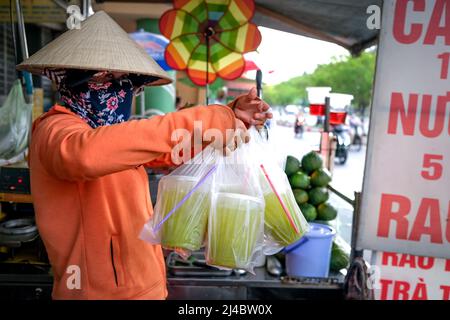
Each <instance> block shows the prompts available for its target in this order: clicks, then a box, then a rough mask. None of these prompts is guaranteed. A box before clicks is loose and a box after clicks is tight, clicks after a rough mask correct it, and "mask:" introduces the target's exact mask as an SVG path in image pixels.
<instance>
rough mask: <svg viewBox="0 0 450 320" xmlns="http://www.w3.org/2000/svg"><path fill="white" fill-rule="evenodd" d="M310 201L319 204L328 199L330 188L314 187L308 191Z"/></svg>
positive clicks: (315, 204)
mask: <svg viewBox="0 0 450 320" xmlns="http://www.w3.org/2000/svg"><path fill="white" fill-rule="evenodd" d="M308 197H309V200H308V201H309V203H310V204H312V205H314V206H317V205H319V204H321V203H323V202H325V201H327V200H328V197H329V195H328V190H327V189H326V188H318V187H317V188H312V189H311V190H309V192H308Z"/></svg>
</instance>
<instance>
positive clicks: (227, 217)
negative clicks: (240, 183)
mask: <svg viewBox="0 0 450 320" xmlns="http://www.w3.org/2000/svg"><path fill="white" fill-rule="evenodd" d="M263 217H264V203H263V201H262V200H260V199H258V198H255V197H251V196H247V195H242V194H236V193H216V194H214V195H213V196H212V202H211V212H210V216H209V221H208V226H209V227H208V245H207V254H206V256H207V260H208V263H209V264H211V265H215V266H221V267H226V268H246V267H248V266H249V264H250V262H251V259H252V256H253V254H254V252H255V250H256V249H257V243H258V241H260V240H262V237H261V236H262V234H263V231H264V225H263Z"/></svg>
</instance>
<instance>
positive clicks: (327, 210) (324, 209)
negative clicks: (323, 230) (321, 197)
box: [317, 203, 337, 221]
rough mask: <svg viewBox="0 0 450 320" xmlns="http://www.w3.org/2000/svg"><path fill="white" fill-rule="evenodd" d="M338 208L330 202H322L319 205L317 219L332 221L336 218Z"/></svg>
mask: <svg viewBox="0 0 450 320" xmlns="http://www.w3.org/2000/svg"><path fill="white" fill-rule="evenodd" d="M336 216H337V210H336V209H335V208H334V207H333V206H332V205H331V204H329V203H321V204H319V205H318V206H317V219H319V220H323V221H330V220H333V219H336Z"/></svg>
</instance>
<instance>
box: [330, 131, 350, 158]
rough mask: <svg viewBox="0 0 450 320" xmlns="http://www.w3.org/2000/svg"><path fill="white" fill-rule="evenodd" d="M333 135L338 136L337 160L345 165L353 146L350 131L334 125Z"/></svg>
mask: <svg viewBox="0 0 450 320" xmlns="http://www.w3.org/2000/svg"><path fill="white" fill-rule="evenodd" d="M333 134H334V135H335V136H336V140H337V144H336V152H335V159H337V160H338V162H339V164H341V165H342V164H345V163H346V162H347V158H348V152H349V150H350V146H351V144H352V139H351V136H350V130H349V128H348V127H347V126H345V125H342V124H340V125H334V126H333Z"/></svg>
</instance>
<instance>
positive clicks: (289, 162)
mask: <svg viewBox="0 0 450 320" xmlns="http://www.w3.org/2000/svg"><path fill="white" fill-rule="evenodd" d="M299 169H300V161H299V160H298V159H297V158H296V157H293V156H287V159H286V167H285V169H284V172H285V173H286V175H287V176H290V175H293V174H294V173H296V172H297V171H298V170H299Z"/></svg>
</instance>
